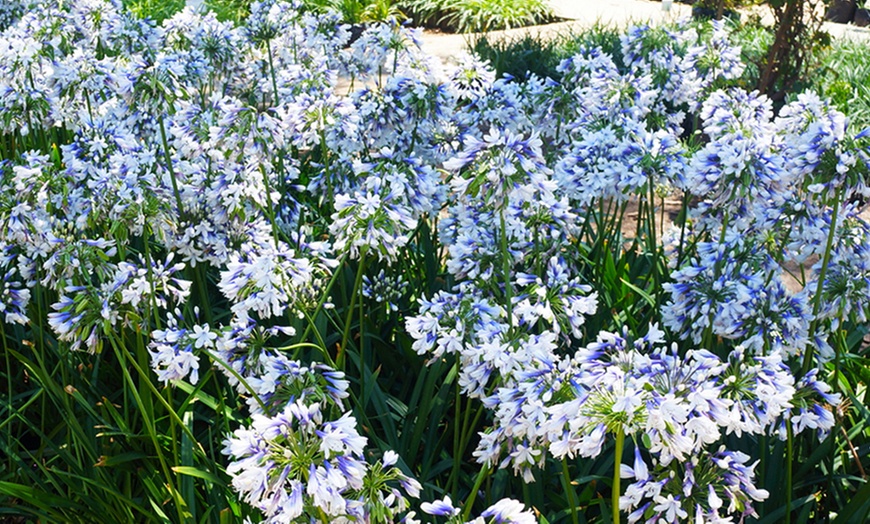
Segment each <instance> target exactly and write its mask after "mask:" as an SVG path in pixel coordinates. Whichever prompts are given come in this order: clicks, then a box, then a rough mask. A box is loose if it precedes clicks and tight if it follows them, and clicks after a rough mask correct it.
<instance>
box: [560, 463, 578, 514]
mask: <svg viewBox="0 0 870 524" xmlns="http://www.w3.org/2000/svg"><path fill="white" fill-rule="evenodd" d="M562 489H564V490H565V495H566V496H567V497H568V505H569V506H571V522H572V523H573V524H577V522H578V521H577V503H576V502H575V501H574V487H573V486H571V473H570V472H569V471H568V460H567V459H565V458H562Z"/></svg>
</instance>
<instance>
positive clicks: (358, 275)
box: [335, 246, 366, 371]
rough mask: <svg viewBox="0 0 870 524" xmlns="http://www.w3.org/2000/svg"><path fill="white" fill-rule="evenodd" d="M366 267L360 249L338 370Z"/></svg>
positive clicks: (341, 364)
mask: <svg viewBox="0 0 870 524" xmlns="http://www.w3.org/2000/svg"><path fill="white" fill-rule="evenodd" d="M365 265H366V248H365V246H364V247H361V248H360V250H359V266H358V267H357V269H356V278H355V279H354V282H353V291H352V292H351V294H350V306H349V307H348V308H347V318H345V321H344V333H343V334H342V335H341V347H340V348H339V352H340V353H339V354H338V356H337V357H336V359H335V361H336V363H337V364H338V369H340V370H342V371H343V370H344V354H345V353H346V352H347V342H348V340H349V338H350V322H351V320H353V309H354V306H355V305H356V297H357V294H358V291H359V289H360V287H361V286H362V277H363V270H364V268H365ZM360 327H362V319H360Z"/></svg>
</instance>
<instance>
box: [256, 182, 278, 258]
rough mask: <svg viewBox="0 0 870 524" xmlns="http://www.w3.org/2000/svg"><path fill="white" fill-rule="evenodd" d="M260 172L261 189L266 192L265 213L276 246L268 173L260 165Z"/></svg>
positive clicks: (273, 209)
mask: <svg viewBox="0 0 870 524" xmlns="http://www.w3.org/2000/svg"><path fill="white" fill-rule="evenodd" d="M260 173H261V174H262V175H263V189H264V191H265V192H266V214H267V216H268V218H269V224H271V225H272V236H273V237H275V248H277V247H278V240H279V239H280V237H279V236H278V233H279V231H278V223H277V222H276V221H275V207H274V206H273V205H272V185H271V184H270V183H269V175H268V174H267V173H266V168H265V167H263V166H260Z"/></svg>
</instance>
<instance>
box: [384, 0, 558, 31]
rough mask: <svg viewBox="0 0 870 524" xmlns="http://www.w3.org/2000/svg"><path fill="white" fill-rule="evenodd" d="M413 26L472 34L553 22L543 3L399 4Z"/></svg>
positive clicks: (430, 0)
mask: <svg viewBox="0 0 870 524" xmlns="http://www.w3.org/2000/svg"><path fill="white" fill-rule="evenodd" d="M400 6H401V8H402V9H404V10H405V11H406V12H407V13H408V15H409V16H410V17H411V19H412V20H413V21H414V23H415V24H416V25H421V26H429V27H433V26H437V27H440V28H442V29H445V30H448V31H455V32H459V33H473V32H485V31H493V30H497V29H511V28H516V27H523V26H527V25H535V24H541V23H546V22H548V21H550V20H551V19H552V18H553V15H552V12H551V10H550V7H549V4H547V2H546V1H544V0H459V1H447V0H403V2H402V3H401V4H400Z"/></svg>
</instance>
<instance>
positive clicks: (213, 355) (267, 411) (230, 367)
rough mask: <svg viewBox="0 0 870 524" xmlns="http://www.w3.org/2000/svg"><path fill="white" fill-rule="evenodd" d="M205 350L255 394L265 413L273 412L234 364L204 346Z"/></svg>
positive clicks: (252, 394) (255, 398)
mask: <svg viewBox="0 0 870 524" xmlns="http://www.w3.org/2000/svg"><path fill="white" fill-rule="evenodd" d="M203 351H204V352H205V354H206V355H208V356H209V358H211V359H212V360H213V361H215V362H217V363H218V364H219V365H220V366H221V367H222V368H224V369H225V370H227V371H228V372H229V374H230V375H232V376H233V378H235V379H236V380H238V381H239V383H240V384H241V385H242V386H244V387H245V389H247V390H248V391H250V393H251V396H253V397H254V400H256V401H257V404H259V405H260V409H261V410H263V413H266V414H271V412H270V411H269V408H268V407H267V406H266V404H263V400H262V399H261V398H260V395H258V394H257V392H256V391H254V388H252V387H251V386H250V384H248V382H247V381H246V380H245V377H243V376H241V375H239V373H238V371H236V370H235V369H233V367H232V366H230V365H229V364H227V363H226V362H224V361H223V360H221V359H220V358H218V356H217V355H215V354H214V353H212V352H211V351H209V350H207V349H205V348H203Z"/></svg>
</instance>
